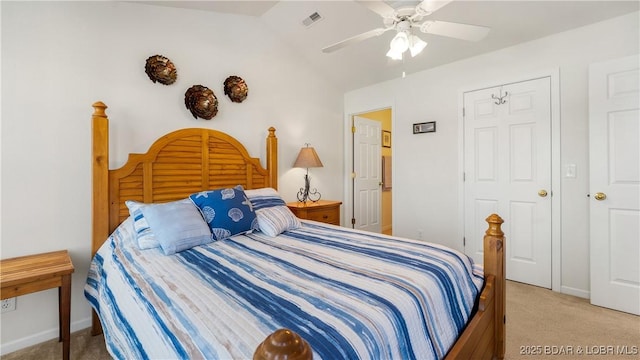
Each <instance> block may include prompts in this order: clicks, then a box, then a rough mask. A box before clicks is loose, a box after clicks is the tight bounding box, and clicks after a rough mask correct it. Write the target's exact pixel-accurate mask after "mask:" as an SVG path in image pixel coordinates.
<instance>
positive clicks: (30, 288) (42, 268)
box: [0, 250, 74, 360]
mask: <svg viewBox="0 0 640 360" xmlns="http://www.w3.org/2000/svg"><path fill="white" fill-rule="evenodd" d="M73 270H74V268H73V264H72V263H71V258H70V257H69V253H68V252H67V251H66V250H62V251H54V252H49V253H44V254H37V255H28V256H21V257H16V258H11V259H4V260H0V286H1V287H2V290H1V291H0V298H1V299H2V300H4V299H8V298H12V297H16V296H20V295H26V294H31V293H34V292H36V291H42V290H47V289H51V288H55V287H57V288H58V316H59V319H60V320H59V321H60V338H59V340H60V341H62V358H63V359H64V360H68V359H69V340H70V330H71V327H70V320H71V319H70V318H71V273H72V272H73ZM5 330H7V329H5Z"/></svg>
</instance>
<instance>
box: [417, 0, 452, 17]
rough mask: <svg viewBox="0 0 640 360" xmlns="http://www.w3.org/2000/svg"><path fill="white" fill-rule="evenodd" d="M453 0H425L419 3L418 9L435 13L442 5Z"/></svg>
mask: <svg viewBox="0 0 640 360" xmlns="http://www.w3.org/2000/svg"><path fill="white" fill-rule="evenodd" d="M451 1H453V0H423V1H422V2H421V3H420V4H418V6H417V7H416V10H417V11H420V10H423V11H426V13H427V14H433V13H434V12H436V11H438V9H440V8H441V7H443V6H445V5H447V4H449V3H450V2H451Z"/></svg>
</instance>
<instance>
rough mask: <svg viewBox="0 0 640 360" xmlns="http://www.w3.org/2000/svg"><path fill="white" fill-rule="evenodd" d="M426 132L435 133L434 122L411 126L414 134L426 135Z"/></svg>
mask: <svg viewBox="0 0 640 360" xmlns="http://www.w3.org/2000/svg"><path fill="white" fill-rule="evenodd" d="M428 132H436V122H435V121H430V122H423V123H418V124H413V133H414V134H422V133H428Z"/></svg>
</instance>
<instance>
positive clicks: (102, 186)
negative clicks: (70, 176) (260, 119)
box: [93, 102, 277, 253]
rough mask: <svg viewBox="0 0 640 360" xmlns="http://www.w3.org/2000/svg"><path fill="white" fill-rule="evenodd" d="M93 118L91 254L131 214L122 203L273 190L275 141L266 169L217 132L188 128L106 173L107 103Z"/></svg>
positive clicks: (272, 139) (269, 144)
mask: <svg viewBox="0 0 640 360" xmlns="http://www.w3.org/2000/svg"><path fill="white" fill-rule="evenodd" d="M93 106H94V109H95V111H94V114H93V159H94V166H93V179H94V180H93V189H94V190H93V222H94V229H93V231H94V234H93V252H94V253H95V252H96V251H97V249H98V248H99V247H100V246H101V245H102V243H103V242H104V240H106V238H107V237H108V236H109V234H110V233H111V232H113V230H115V228H116V227H117V226H118V225H119V224H120V223H121V222H122V221H124V220H125V219H126V218H127V217H128V216H129V211H128V209H127V207H126V205H125V201H126V200H136V201H140V202H145V203H152V202H167V201H173V200H178V199H183V198H185V197H187V196H189V195H190V194H193V193H195V192H199V191H203V190H210V189H218V188H223V187H233V186H236V185H242V186H243V187H244V188H245V189H255V188H261V187H273V188H277V138H276V136H275V129H274V128H270V129H269V134H268V136H267V167H266V168H265V167H263V166H262V165H261V164H260V160H259V159H258V158H252V157H251V156H249V153H248V152H247V150H246V148H245V147H244V146H243V145H242V144H241V143H240V142H239V141H238V140H236V139H235V138H233V137H231V136H229V135H228V134H225V133H223V132H220V131H216V130H211V129H203V128H189V129H181V130H176V131H173V132H171V133H169V134H166V135H164V136H162V137H161V138H159V139H158V140H156V141H155V142H154V143H153V144H152V145H151V147H149V150H148V151H147V152H146V153H144V154H130V155H129V158H128V160H127V162H126V163H125V164H124V165H123V166H122V167H120V168H118V169H114V170H109V169H108V162H109V160H108V159H109V156H108V150H109V138H108V132H109V130H108V119H107V116H106V114H105V109H106V105H104V104H103V103H100V102H98V103H95V104H94V105H93Z"/></svg>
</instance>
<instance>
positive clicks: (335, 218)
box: [287, 200, 342, 225]
mask: <svg viewBox="0 0 640 360" xmlns="http://www.w3.org/2000/svg"><path fill="white" fill-rule="evenodd" d="M341 204H342V201H333V200H318V201H316V202H311V201H307V202H306V203H301V202H299V201H294V202H290V203H287V206H288V207H289V209H291V211H292V212H293V213H294V214H295V215H296V216H297V217H299V218H300V219H306V220H315V221H320V222H323V223H327V224H333V225H340V205H341Z"/></svg>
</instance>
